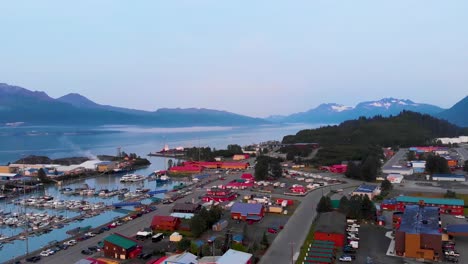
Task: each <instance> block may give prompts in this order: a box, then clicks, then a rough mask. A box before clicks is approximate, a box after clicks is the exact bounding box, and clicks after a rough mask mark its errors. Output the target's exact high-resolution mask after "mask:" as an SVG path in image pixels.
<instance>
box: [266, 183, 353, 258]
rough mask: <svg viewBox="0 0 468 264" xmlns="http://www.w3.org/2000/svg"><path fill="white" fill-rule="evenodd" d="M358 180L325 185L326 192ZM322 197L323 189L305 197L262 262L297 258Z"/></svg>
mask: <svg viewBox="0 0 468 264" xmlns="http://www.w3.org/2000/svg"><path fill="white" fill-rule="evenodd" d="M355 185H356V182H352V183H346V184H340V185H335V186H331V187H324V188H325V192H327V193H328V192H329V191H330V190H335V189H340V188H341V189H344V188H348V187H351V186H355ZM321 197H322V190H320V189H316V190H314V191H312V192H310V193H309V194H308V195H307V196H306V197H304V199H303V201H302V203H301V204H300V205H299V207H298V208H297V209H296V211H295V212H294V214H293V215H292V216H291V218H290V219H289V221H288V222H287V223H286V225H285V226H284V229H283V230H282V231H281V232H279V233H278V235H277V236H276V238H275V240H273V243H272V244H271V245H270V247H269V248H268V250H267V252H266V253H265V255H264V256H263V257H262V258H261V260H260V264H271V263H281V264H286V263H291V262H292V259H293V257H294V258H297V255H298V254H299V251H300V249H301V247H302V244H304V241H305V239H306V237H307V233H308V232H309V229H310V226H311V225H312V223H313V221H314V218H315V217H316V215H317V212H316V211H315V208H316V206H317V203H318V202H319V201H320V198H321Z"/></svg>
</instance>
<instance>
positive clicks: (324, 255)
mask: <svg viewBox="0 0 468 264" xmlns="http://www.w3.org/2000/svg"><path fill="white" fill-rule="evenodd" d="M333 255H334V254H332V253H318V252H309V254H308V255H307V256H308V257H311V258H314V257H326V258H331V257H333Z"/></svg>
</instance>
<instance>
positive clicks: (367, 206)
mask: <svg viewBox="0 0 468 264" xmlns="http://www.w3.org/2000/svg"><path fill="white" fill-rule="evenodd" d="M375 213H376V209H375V205H374V203H373V202H372V201H371V200H370V199H369V196H367V195H363V197H362V200H361V215H362V218H364V219H366V220H375Z"/></svg>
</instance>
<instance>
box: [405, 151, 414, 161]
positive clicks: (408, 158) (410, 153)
mask: <svg viewBox="0 0 468 264" xmlns="http://www.w3.org/2000/svg"><path fill="white" fill-rule="evenodd" d="M415 159H416V153H414V151H409V152H408V154H406V160H408V161H411V160H415Z"/></svg>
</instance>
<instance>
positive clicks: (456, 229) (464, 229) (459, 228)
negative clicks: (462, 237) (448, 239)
mask: <svg viewBox="0 0 468 264" xmlns="http://www.w3.org/2000/svg"><path fill="white" fill-rule="evenodd" d="M447 233H465V234H468V224H461V225H460V224H458V225H447Z"/></svg>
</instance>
